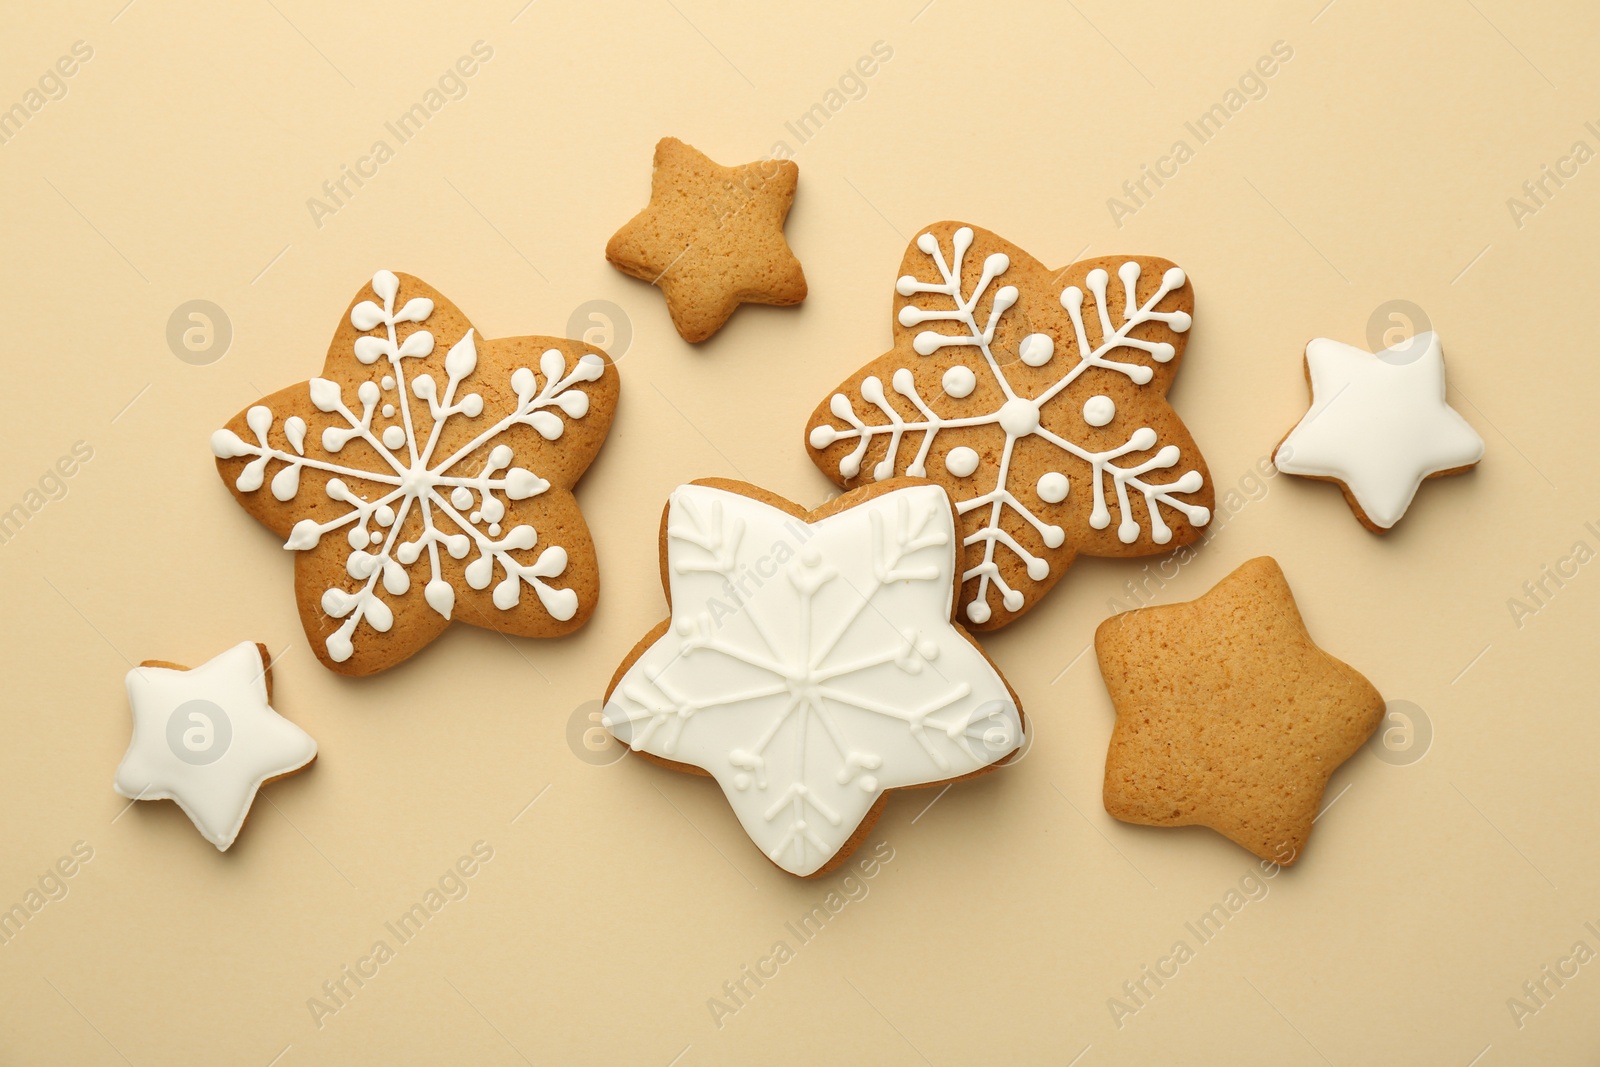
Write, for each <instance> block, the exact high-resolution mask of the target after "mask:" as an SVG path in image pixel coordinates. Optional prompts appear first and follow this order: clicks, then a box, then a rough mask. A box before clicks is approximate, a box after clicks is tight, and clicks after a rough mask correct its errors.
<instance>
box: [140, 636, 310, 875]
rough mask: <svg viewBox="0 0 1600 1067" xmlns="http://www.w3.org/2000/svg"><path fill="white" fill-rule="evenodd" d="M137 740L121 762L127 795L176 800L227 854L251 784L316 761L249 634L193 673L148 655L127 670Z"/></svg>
mask: <svg viewBox="0 0 1600 1067" xmlns="http://www.w3.org/2000/svg"><path fill="white" fill-rule="evenodd" d="M127 685H128V704H129V705H130V706H131V708H132V709H133V740H132V741H130V742H129V743H128V752H127V754H126V755H124V756H123V757H122V763H121V765H120V766H118V767H117V776H116V779H115V781H114V783H113V784H114V786H115V788H116V791H117V792H118V793H120V794H121V795H122V796H125V797H127V798H128V799H129V800H173V801H176V802H177V804H178V807H180V808H182V809H183V813H184V814H185V815H187V816H189V819H190V821H192V822H193V823H194V825H195V829H197V830H199V831H200V834H201V836H203V837H204V838H205V839H206V840H207V841H210V842H211V843H212V844H213V845H216V846H217V848H219V849H220V850H222V851H223V852H226V851H227V850H228V846H230V845H232V844H233V841H234V838H236V837H238V836H239V828H240V827H241V826H243V825H244V820H245V816H246V815H249V814H250V805H251V804H252V803H253V802H254V801H255V797H256V790H258V789H260V788H261V787H262V786H263V785H264V784H266V783H267V782H269V781H272V780H273V779H275V778H282V777H283V776H284V775H287V774H292V773H294V772H295V771H298V770H300V769H301V768H302V767H304V766H306V765H307V764H308V763H310V762H311V761H312V760H314V759H316V758H317V743H316V742H315V741H313V740H312V739H311V735H310V734H308V733H306V732H305V731H304V730H302V729H300V727H298V726H296V725H295V724H294V723H292V722H290V721H289V720H288V719H285V718H284V717H283V716H281V715H279V714H278V713H277V712H276V711H274V710H272V707H271V706H270V705H269V704H268V701H269V700H270V699H271V693H272V681H271V677H270V667H269V661H268V659H267V649H266V646H264V645H258V644H252V643H251V642H249V641H246V642H244V643H243V644H239V645H235V646H234V647H233V648H230V649H228V651H226V652H224V653H222V654H221V655H220V656H217V657H216V658H215V659H212V660H209V661H207V662H206V663H202V664H201V665H200V666H198V667H196V668H194V669H193V670H190V669H189V668H187V667H181V666H179V665H177V664H175V663H164V662H161V661H159V660H146V661H145V662H144V663H142V664H140V665H139V666H137V667H135V668H134V669H133V670H131V671H129V672H128V677H127Z"/></svg>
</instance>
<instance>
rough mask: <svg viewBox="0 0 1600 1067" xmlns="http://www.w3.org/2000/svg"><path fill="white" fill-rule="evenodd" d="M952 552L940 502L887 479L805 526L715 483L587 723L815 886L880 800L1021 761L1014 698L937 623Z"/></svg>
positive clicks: (749, 490)
mask: <svg viewBox="0 0 1600 1067" xmlns="http://www.w3.org/2000/svg"><path fill="white" fill-rule="evenodd" d="M960 558H961V544H960V541H959V540H958V538H957V534H956V518H955V511H954V509H953V508H952V506H951V504H950V498H949V497H948V496H947V495H946V494H945V492H944V490H943V489H940V488H939V487H938V486H936V485H933V484H930V483H928V482H925V481H920V480H913V479H908V478H897V479H893V480H890V481H885V482H881V483H879V484H877V485H874V486H869V487H867V488H864V489H858V490H856V491H855V492H853V493H847V494H845V495H844V496H842V497H839V498H837V499H835V500H833V501H830V502H829V503H828V504H826V505H824V506H823V507H820V508H818V509H816V510H815V511H811V512H807V511H806V510H804V509H803V508H800V507H798V506H797V505H795V504H792V503H790V502H789V501H787V500H784V499H783V498H782V497H778V496H775V495H774V494H771V493H768V492H766V491H764V490H761V489H758V488H756V487H755V486H752V485H747V484H745V483H743V482H730V481H724V480H721V479H714V480H708V481H703V482H695V483H694V484H692V485H684V486H679V487H678V489H676V490H675V491H674V492H673V494H672V497H671V499H670V500H669V502H668V504H667V509H666V514H665V515H664V516H663V518H662V526H661V573H662V579H663V582H664V584H665V586H666V591H667V600H668V604H669V607H670V609H671V616H670V617H669V618H668V619H667V620H665V621H664V622H662V623H661V624H660V625H659V626H657V627H656V628H655V629H653V630H651V631H650V632H649V633H648V634H646V635H645V637H644V639H643V640H641V641H640V642H639V644H638V645H637V646H636V647H635V648H634V650H633V651H632V652H630V653H629V654H628V657H627V659H626V660H624V661H623V663H622V666H620V667H618V668H617V673H616V676H615V677H614V678H613V679H612V681H611V688H610V689H609V690H607V692H606V706H605V712H604V717H603V720H602V721H603V722H604V724H605V726H606V728H607V729H608V730H610V731H611V733H612V734H613V735H615V736H616V738H617V739H618V740H619V741H622V742H623V743H625V744H627V745H629V746H630V747H631V748H632V749H633V750H634V751H635V752H637V753H639V754H641V755H643V756H646V757H648V758H649V759H650V760H652V761H653V762H657V763H662V764H664V765H666V766H669V767H672V768H675V769H678V770H684V771H690V772H692V773H696V774H703V775H709V776H710V777H712V778H714V779H715V780H716V782H717V784H718V785H720V786H721V787H722V791H723V793H724V795H726V797H727V798H728V803H729V804H730V805H732V807H733V810H734V813H735V814H736V815H737V816H738V818H739V822H740V823H741V824H742V825H743V827H744V829H745V832H746V833H748V834H749V835H750V838H751V840H752V841H754V842H755V843H756V845H757V846H758V847H760V849H761V851H762V852H763V853H765V854H766V856H767V858H768V859H770V860H771V861H772V862H773V863H774V864H776V865H777V866H779V867H781V868H782V869H783V870H785V871H788V872H789V873H790V874H795V875H799V876H800V877H812V876H815V875H821V874H825V873H827V872H828V871H830V870H833V869H834V868H835V867H836V866H838V865H839V864H840V863H843V862H844V860H845V859H846V857H848V856H849V854H850V852H851V850H853V849H854V848H855V847H856V846H857V845H859V844H861V842H862V841H863V840H864V839H865V837H866V835H867V834H868V833H869V832H870V831H871V829H872V825H873V823H875V822H876V821H877V818H878V813H879V812H880V811H882V810H883V805H884V801H885V800H886V798H887V796H888V793H889V792H890V791H891V790H895V789H905V788H911V787H915V786H928V785H940V784H944V783H946V782H951V781H955V780H957V779H961V778H968V777H972V776H974V775H977V774H982V773H984V772H986V771H989V770H992V769H993V768H995V767H997V766H999V765H1000V764H1002V763H1005V762H1007V761H1008V760H1010V758H1011V757H1012V756H1013V755H1014V754H1015V753H1016V752H1017V751H1018V750H1019V749H1020V748H1021V747H1022V744H1023V741H1024V726H1025V724H1024V720H1023V717H1022V711H1021V709H1020V707H1019V706H1018V703H1017V698H1016V694H1015V693H1013V692H1012V691H1011V687H1010V686H1009V685H1008V684H1007V683H1006V680H1005V679H1004V678H1002V677H1001V676H1000V672H999V671H998V670H997V669H996V668H995V666H994V664H992V663H991V662H990V661H989V659H988V657H987V656H986V655H985V654H984V652H983V650H982V649H980V648H979V647H978V644H977V642H976V641H974V640H973V639H972V637H971V636H970V635H969V634H968V633H967V632H966V631H965V630H963V629H962V628H961V627H960V626H958V625H956V624H955V622H954V621H953V616H954V606H955V595H956V590H957V589H958V588H959V585H960V574H961V568H960V566H959V561H960Z"/></svg>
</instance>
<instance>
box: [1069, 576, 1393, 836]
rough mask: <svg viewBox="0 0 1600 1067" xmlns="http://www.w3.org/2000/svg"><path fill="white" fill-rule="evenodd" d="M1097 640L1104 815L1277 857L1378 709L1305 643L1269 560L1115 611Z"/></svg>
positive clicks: (1375, 700)
mask: <svg viewBox="0 0 1600 1067" xmlns="http://www.w3.org/2000/svg"><path fill="white" fill-rule="evenodd" d="M1094 645H1095V654H1096V655H1097V656H1098V658H1099V660H1100V674H1101V676H1102V677H1103V678H1104V679H1105V684H1106V689H1107V690H1108V691H1109V692H1110V693H1111V703H1112V705H1113V706H1114V707H1115V708H1116V712H1117V724H1116V726H1115V728H1114V729H1113V730H1112V732H1111V747H1110V750H1109V751H1108V752H1107V753H1106V781H1105V805H1106V811H1107V812H1109V813H1110V814H1111V815H1112V816H1113V817H1115V818H1118V819H1121V820H1122V821H1123V822H1131V823H1140V824H1143V825H1146V826H1191V825H1196V824H1198V825H1200V826H1209V827H1211V828H1212V829H1213V830H1216V831H1217V832H1218V833H1220V834H1222V835H1223V836H1225V837H1227V838H1229V839H1230V840H1232V841H1234V842H1235V843H1237V844H1239V845H1241V846H1243V847H1244V848H1247V849H1249V850H1250V851H1251V852H1253V853H1255V854H1256V855H1257V856H1260V857H1261V858H1262V859H1266V860H1272V861H1274V862H1277V863H1279V864H1282V865H1284V866H1288V865H1289V864H1291V863H1293V862H1294V861H1295V860H1296V859H1297V858H1299V856H1300V855H1301V853H1303V852H1304V851H1305V844H1306V838H1307V837H1309V836H1310V834H1311V824H1312V822H1313V821H1314V820H1315V819H1316V817H1317V811H1318V809H1319V807H1320V806H1321V803H1322V794H1323V790H1324V789H1325V788H1326V787H1327V784H1328V778H1329V777H1330V776H1331V775H1332V774H1333V772H1334V770H1335V769H1336V768H1338V766H1339V765H1340V764H1341V763H1343V762H1344V761H1345V760H1347V759H1349V758H1350V757H1351V756H1353V755H1354V754H1355V753H1356V752H1357V751H1358V750H1359V749H1360V748H1361V746H1362V744H1364V743H1365V742H1366V740H1367V738H1368V737H1370V736H1371V735H1372V732H1373V731H1374V730H1376V729H1377V728H1378V724H1379V723H1380V722H1381V721H1382V719H1383V713H1384V702H1383V697H1381V696H1380V695H1379V694H1378V691H1377V690H1376V689H1375V688H1373V686H1372V683H1371V682H1369V681H1367V680H1366V679H1365V678H1363V677H1362V676H1361V675H1360V674H1358V673H1356V671H1355V670H1354V669H1352V668H1351V667H1349V666H1348V665H1346V664H1344V663H1341V662H1340V661H1339V660H1336V659H1334V658H1333V657H1332V656H1330V655H1328V654H1327V653H1326V652H1324V651H1322V649H1320V648H1318V647H1317V645H1316V644H1315V643H1314V642H1313V641H1312V640H1311V635H1310V634H1308V633H1307V632H1306V628H1305V623H1304V622H1302V621H1301V618H1300V612H1299V609H1297V608H1296V607H1295V602H1294V594H1293V593H1291V592H1290V591H1289V583H1288V582H1287V581H1286V580H1285V579H1284V576H1283V571H1282V570H1281V569H1279V567H1278V564H1277V561H1276V560H1274V559H1272V558H1271V557H1269V556H1261V557H1258V558H1256V559H1252V560H1250V561H1249V562H1247V563H1245V564H1244V565H1243V566H1241V567H1240V568H1239V569H1238V570H1236V571H1234V572H1233V573H1232V574H1230V575H1228V576H1227V577H1226V578H1224V579H1223V580H1222V581H1220V582H1218V583H1217V584H1216V586H1215V587H1214V588H1212V590H1211V591H1210V592H1208V593H1206V594H1205V595H1204V596H1202V597H1201V598H1200V599H1198V600H1192V601H1189V602H1188V603H1185V604H1167V605H1162V606H1158V607H1149V608H1139V609H1137V610H1134V611H1128V612H1124V613H1122V614H1120V615H1114V616H1112V617H1111V618H1109V619H1107V620H1106V621H1105V622H1103V623H1101V624H1100V628H1099V629H1098V630H1096V631H1095V636H1094Z"/></svg>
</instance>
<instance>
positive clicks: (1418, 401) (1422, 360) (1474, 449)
mask: <svg viewBox="0 0 1600 1067" xmlns="http://www.w3.org/2000/svg"><path fill="white" fill-rule="evenodd" d="M1306 380H1307V381H1308V383H1309V384H1310V386H1311V410H1310V411H1308V412H1306V414H1305V417H1304V418H1302V419H1301V420H1300V422H1299V424H1298V425H1297V426H1295V428H1294V429H1293V430H1291V431H1289V434H1288V436H1286V437H1285V438H1284V439H1283V440H1282V441H1281V442H1280V443H1279V445H1278V449H1277V453H1276V454H1275V455H1274V456H1273V458H1272V461H1273V464H1274V465H1275V466H1276V467H1277V468H1278V469H1279V470H1280V471H1283V472H1284V473H1285V474H1296V475H1300V476H1302V477H1306V478H1316V479H1320V480H1323V481H1331V482H1337V483H1338V484H1339V487H1340V488H1341V489H1343V490H1344V495H1345V500H1346V501H1347V502H1348V503H1349V504H1350V507H1351V510H1353V511H1354V512H1355V513H1356V518H1358V519H1360V520H1361V524H1362V525H1363V526H1365V527H1366V528H1367V529H1369V530H1371V531H1373V532H1374V533H1385V532H1387V531H1388V530H1389V529H1391V528H1392V527H1393V526H1394V524H1395V523H1397V522H1399V521H1400V518H1401V516H1403V515H1404V514H1405V513H1406V509H1407V508H1408V507H1410V506H1411V500H1412V498H1413V497H1415V496H1416V494H1417V488H1418V487H1419V486H1420V485H1421V484H1422V482H1423V479H1425V478H1433V477H1436V476H1439V475H1444V474H1459V473H1460V472H1462V471H1465V470H1468V469H1470V468H1471V467H1473V466H1475V465H1476V464H1477V462H1478V460H1480V459H1482V458H1483V438H1481V437H1479V436H1478V433H1477V431H1476V430H1474V429H1473V428H1472V427H1471V426H1469V425H1467V420H1466V419H1463V418H1462V417H1461V415H1460V413H1459V412H1457V411H1456V410H1455V408H1452V407H1451V406H1450V405H1449V404H1448V403H1446V402H1445V381H1444V353H1443V351H1442V350H1441V348H1440V345H1439V335H1438V334H1436V333H1434V332H1432V331H1429V332H1427V333H1420V334H1417V335H1416V336H1415V337H1412V338H1409V339H1408V340H1405V341H1402V342H1400V343H1399V344H1396V345H1393V346H1391V347H1389V348H1386V349H1384V350H1383V351H1382V352H1378V353H1372V352H1367V351H1364V350H1362V349H1359V348H1356V347H1355V346H1354V345H1347V344H1343V343H1341V342H1339V341H1330V340H1329V339H1327V338H1326V337H1319V338H1317V339H1316V340H1314V341H1312V342H1311V343H1310V344H1308V345H1306Z"/></svg>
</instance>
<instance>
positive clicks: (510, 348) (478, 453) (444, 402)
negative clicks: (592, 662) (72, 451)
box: [211, 270, 619, 676]
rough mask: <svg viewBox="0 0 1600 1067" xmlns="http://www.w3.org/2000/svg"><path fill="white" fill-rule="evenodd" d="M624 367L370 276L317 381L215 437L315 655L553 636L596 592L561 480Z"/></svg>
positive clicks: (341, 662) (591, 551)
mask: <svg viewBox="0 0 1600 1067" xmlns="http://www.w3.org/2000/svg"><path fill="white" fill-rule="evenodd" d="M618 390H619V385H618V380H617V372H616V368H615V367H614V366H613V365H612V363H611V361H610V360H609V359H608V358H607V357H606V355H605V354H604V353H603V352H600V351H598V350H596V349H594V348H592V347H590V346H589V345H587V344H584V343H583V342H581V341H571V340H567V339H565V338H560V337H503V338H493V339H491V338H487V337H484V336H483V335H481V334H480V333H478V331H477V330H476V329H475V328H474V327H473V325H472V323H471V322H470V321H469V320H468V319H467V317H466V316H465V315H464V314H462V312H461V310H460V309H459V308H457V307H456V306H455V305H454V304H453V303H451V302H450V301H449V300H447V299H446V298H445V297H444V295H443V294H441V293H440V292H439V291H438V290H436V289H434V288H432V287H431V286H429V285H427V284H425V283H424V282H422V281H421V280H420V279H418V278H414V277H412V276H411V275H409V274H395V273H394V272H392V271H387V270H380V271H378V272H377V273H376V274H374V275H373V277H372V281H371V283H370V284H368V285H367V286H365V287H363V288H362V290H361V291H360V292H359V293H357V294H356V297H355V299H354V300H353V301H351V304H350V307H349V309H348V310H346V312H345V314H344V317H343V318H342V319H341V321H340V325H339V327H338V329H337V330H336V331H335V332H334V335H333V342H332V343H331V344H330V345H329V347H328V355H327V358H326V360H325V361H324V363H323V365H322V375H321V376H320V377H316V378H312V379H311V380H310V381H307V382H301V383H300V384H299V385H294V386H290V387H289V388H287V389H282V390H280V391H278V392H276V393H273V394H272V395H271V396H267V397H264V398H262V399H261V400H260V401H258V402H256V403H255V404H252V405H251V406H250V407H248V408H246V409H245V410H243V411H241V412H239V414H237V415H235V416H234V417H233V419H232V420H231V421H230V422H229V423H228V424H227V426H225V427H224V428H222V429H220V430H218V431H216V432H215V433H214V434H212V435H211V451H212V454H213V455H215V456H216V459H217V472H218V473H219V474H220V475H221V476H222V478H223V480H224V481H225V482H226V483H227V485H228V488H229V489H230V490H231V491H232V493H233V495H234V498H235V499H236V500H238V501H239V503H240V505H241V506H243V507H244V509H245V510H246V511H248V512H249V513H250V514H251V515H253V516H254V517H255V518H256V519H257V520H259V521H260V522H261V523H262V524H263V525H264V526H266V527H267V528H268V529H270V530H271V531H272V532H273V533H275V534H277V535H278V536H279V537H281V538H283V547H284V548H286V549H288V550H290V551H292V552H293V553H294V554H295V566H294V575H295V594H296V599H297V600H298V602H299V607H300V622H301V625H302V626H303V627H304V628H305V631H306V636H307V638H308V639H309V640H310V641H311V648H312V651H313V652H315V653H316V656H317V659H318V660H320V661H321V662H322V664H323V665H324V666H326V667H328V668H329V669H330V670H334V671H338V672H339V673H341V674H348V675H355V676H362V675H368V674H373V673H376V672H377V671H381V670H385V669H387V668H389V667H392V666H394V665H395V664H397V663H400V662H401V661H403V660H405V659H406V658H407V657H409V656H411V655H412V654H414V653H416V652H417V651H419V650H420V649H422V648H423V647H424V646H426V645H427V644H428V643H429V642H430V641H432V640H434V639H435V638H436V637H438V636H439V635H440V634H441V633H443V632H444V630H445V628H446V627H447V626H449V625H450V623H451V621H452V620H460V621H462V622H465V623H468V624H469V625H472V626H482V627H485V628H487V629H491V630H497V631H499V632H501V633H506V634H516V635H518V636H522V637H556V636H560V635H562V634H567V633H571V632H572V631H573V630H576V629H577V628H578V627H580V626H582V625H583V624H584V622H585V621H587V620H588V618H589V615H590V613H591V612H592V611H593V610H594V605H595V600H596V598H597V597H598V596H599V591H600V580H599V570H598V566H597V563H596V559H595V548H594V541H593V540H592V538H591V537H590V536H589V529H588V526H587V525H586V524H585V522H584V519H583V514H582V512H580V511H579V510H578V501H577V499H576V498H575V497H574V496H573V494H572V488H573V486H574V485H575V484H576V483H577V481H578V479H579V478H580V477H581V476H582V475H583V472H584V470H585V469H587V468H588V466H589V464H590V462H591V461H592V460H593V459H594V457H595V453H597V452H598V451H599V450H600V445H601V444H602V443H603V442H604V441H605V438H606V432H607V430H608V429H609V428H610V425H611V416H612V414H613V412H614V411H615V410H616V403H617V395H618Z"/></svg>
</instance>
